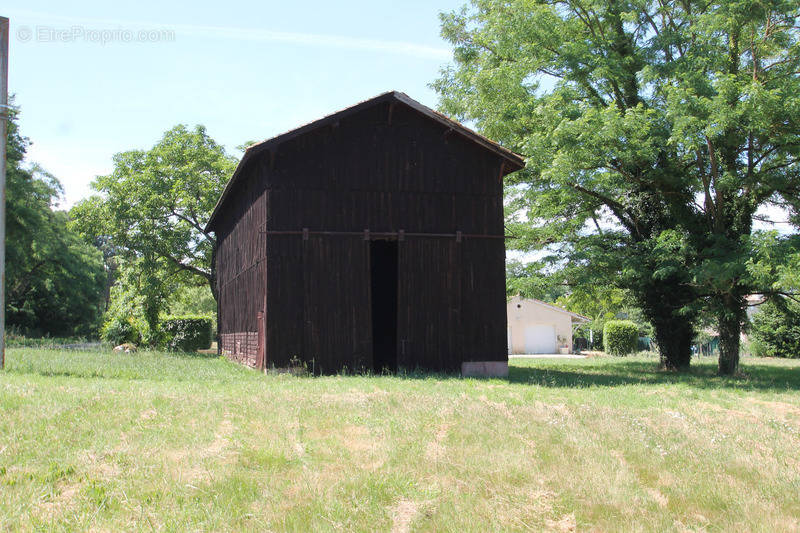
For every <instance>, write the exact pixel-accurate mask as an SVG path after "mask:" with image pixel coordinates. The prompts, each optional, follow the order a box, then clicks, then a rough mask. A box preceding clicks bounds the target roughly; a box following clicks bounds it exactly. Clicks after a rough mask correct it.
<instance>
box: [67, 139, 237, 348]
mask: <svg viewBox="0 0 800 533" xmlns="http://www.w3.org/2000/svg"><path fill="white" fill-rule="evenodd" d="M235 164H236V160H235V159H234V158H232V157H230V156H228V155H227V154H226V153H225V150H224V148H223V147H222V146H221V145H219V144H217V143H216V142H215V141H214V140H213V139H211V137H209V135H208V134H207V132H206V130H205V128H203V127H202V126H197V127H195V128H194V129H189V128H187V127H186V126H183V125H180V126H176V127H174V128H172V129H171V130H169V131H167V132H166V133H165V134H164V136H163V137H162V139H161V140H160V141H159V142H158V143H157V144H156V145H155V146H153V147H152V148H151V149H150V150H146V151H143V150H133V151H129V152H123V153H120V154H117V155H115V156H114V171H113V172H112V173H111V174H109V175H107V176H100V177H98V178H97V179H96V180H95V182H94V183H93V184H92V186H93V187H94V189H95V190H96V191H97V192H98V193H99V194H98V195H95V196H92V197H90V198H88V199H86V200H84V201H82V202H80V203H79V204H77V205H76V206H75V207H74V208H73V211H72V213H73V218H74V220H75V226H76V227H77V228H78V229H79V230H80V231H81V233H82V234H83V235H84V237H85V238H87V239H89V240H91V241H92V242H100V243H104V252H106V253H107V255H106V256H107V259H109V258H113V265H116V264H118V263H119V262H120V261H121V260H122V261H126V264H127V266H126V268H128V269H132V270H134V271H135V276H133V277H135V278H136V279H135V281H136V283H135V286H136V288H137V290H138V291H141V293H142V296H143V297H142V298H141V299H140V302H139V303H140V304H141V305H142V306H143V310H142V315H143V317H144V320H145V321H146V322H147V324H148V330H149V333H148V338H149V341H148V340H147V339H145V342H148V343H157V342H158V317H159V316H160V315H161V314H162V313H163V312H164V311H165V310H166V308H167V306H168V300H169V295H171V294H172V293H174V291H175V289H176V288H177V287H180V286H196V285H197V284H198V283H205V284H207V285H208V286H209V287H210V289H211V291H213V290H214V285H215V279H216V274H215V271H214V268H215V265H214V261H213V254H214V247H215V239H214V237H213V235H211V234H210V233H207V232H206V231H205V224H206V222H207V220H208V218H209V216H210V215H211V212H212V210H213V208H214V206H215V205H216V202H217V199H218V198H219V196H220V194H221V193H222V190H223V188H224V187H225V184H226V183H227V181H228V179H229V178H230V176H231V174H232V173H233V169H234V167H235ZM113 265H112V264H110V263H109V261H108V260H107V270H110V269H111V267H112V266H113ZM127 279H131V276H128V278H127ZM118 283H119V282H118ZM125 290H129V289H125ZM117 293H119V291H117ZM112 300H113V295H112ZM130 316H131V315H128V317H130Z"/></svg>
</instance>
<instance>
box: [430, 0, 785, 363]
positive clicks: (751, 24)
mask: <svg viewBox="0 0 800 533" xmlns="http://www.w3.org/2000/svg"><path fill="white" fill-rule="evenodd" d="M797 17H798V12H797V5H796V2H787V1H783V0H770V1H766V2H762V1H760V0H739V1H736V2H722V1H719V2H702V3H701V2H694V1H688V2H657V1H655V0H652V1H651V0H647V1H644V2H628V1H624V2H599V1H589V2H584V1H580V2H579V1H577V0H565V1H564V2H551V1H549V0H510V1H506V0H473V1H472V2H471V5H470V6H469V7H467V8H464V9H462V10H461V11H458V12H453V13H448V14H444V15H442V34H443V36H444V37H445V38H446V39H447V40H449V41H450V42H451V43H452V44H453V47H454V59H455V64H454V65H453V66H451V67H448V68H447V69H446V70H444V71H443V73H442V76H441V78H440V79H439V80H438V81H437V82H436V83H435V84H434V86H435V88H436V89H437V90H438V91H439V93H440V95H441V107H442V109H443V110H444V111H445V112H448V113H450V114H452V115H456V116H458V117H459V118H461V119H467V120H471V121H474V122H475V123H476V125H477V127H478V129H480V130H481V131H482V132H484V133H486V134H487V135H489V136H490V137H492V138H495V139H498V140H500V141H502V142H504V143H505V144H506V145H507V146H509V147H511V148H513V149H515V150H517V151H518V152H520V153H522V154H524V155H526V156H527V168H526V169H525V170H524V171H522V172H518V173H516V175H513V176H510V177H509V178H508V179H507V181H506V196H507V227H508V228H509V230H510V231H511V232H512V233H513V234H514V235H516V236H518V238H517V239H515V240H514V241H512V242H511V245H512V246H513V247H515V248H517V249H520V250H523V251H535V250H541V249H545V248H547V249H548V250H550V251H551V252H554V253H552V254H551V255H554V256H557V257H556V258H555V261H554V262H553V264H554V265H556V266H558V267H559V268H563V269H565V270H567V271H568V274H567V275H568V276H569V277H572V276H574V277H575V279H574V280H572V279H571V280H570V285H573V286H574V285H576V284H579V283H582V282H583V281H582V280H584V279H586V278H587V277H588V278H593V279H590V283H594V284H602V285H611V286H616V287H619V288H625V289H628V290H630V291H631V293H632V294H633V296H634V297H635V298H636V299H637V302H638V305H639V307H641V308H642V310H643V311H644V313H645V315H646V318H647V319H648V321H649V322H651V323H652V324H653V326H654V328H655V330H656V336H657V337H658V339H659V347H660V349H662V350H667V351H668V352H670V353H672V354H673V355H676V356H677V358H676V359H675V360H674V361H671V364H672V365H674V366H678V367H681V366H685V365H688V354H689V352H688V348H689V342H690V340H691V332H692V329H693V328H692V326H693V324H694V322H695V317H696V314H697V312H698V310H699V307H700V306H701V304H708V306H709V309H710V310H711V311H712V312H714V313H716V314H717V317H718V320H719V321H720V324H722V323H723V322H724V325H725V326H726V327H725V328H723V327H722V326H721V325H720V327H719V328H718V329H720V331H721V332H722V330H724V334H723V336H724V337H726V338H727V339H728V340H734V339H738V324H739V319H740V318H741V317H742V315H743V312H744V311H743V309H744V296H745V295H746V294H748V293H749V292H753V289H754V288H761V287H756V285H757V283H756V282H755V281H754V279H753V278H751V277H750V276H749V275H748V268H747V264H748V259H749V258H750V257H751V255H752V254H753V248H752V246H751V242H750V239H749V236H750V233H751V231H752V224H753V220H754V218H753V217H754V215H755V213H756V210H757V209H758V208H759V207H761V206H766V205H770V204H772V203H778V204H782V205H788V206H790V207H791V208H792V212H793V213H794V214H795V215H796V213H797V208H798V205H799V204H800V201H798V200H797V199H798V198H800V194H798V190H797V185H796V184H797V182H798V179H800V175H798V172H799V171H800V168H799V167H800V165H798V162H799V161H800V122H799V121H800V113H799V112H798V109H800V77H798V76H797V72H798V71H800V34H798V32H797ZM581 269H583V270H584V271H586V272H589V273H590V274H589V275H588V276H586V275H582V274H581V273H580V270H581ZM701 294H702V295H707V296H706V297H705V298H704V299H702V300H701V299H700V295H701ZM723 346H724V347H725V349H724V350H723V352H725V354H726V357H732V354H731V353H730V352H731V350H732V349H733V348H734V343H732V342H730V343H723ZM667 363H670V361H667ZM735 367H736V361H732V364H731V365H723V366H721V367H720V369H721V371H723V372H727V373H730V372H735Z"/></svg>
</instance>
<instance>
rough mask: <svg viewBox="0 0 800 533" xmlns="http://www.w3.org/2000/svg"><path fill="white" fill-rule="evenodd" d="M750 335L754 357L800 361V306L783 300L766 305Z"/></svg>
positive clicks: (755, 320) (762, 307)
mask: <svg viewBox="0 0 800 533" xmlns="http://www.w3.org/2000/svg"><path fill="white" fill-rule="evenodd" d="M750 334H751V337H752V344H751V347H752V350H753V354H754V355H758V356H761V357H787V358H800V304H798V303H796V302H793V301H785V300H782V299H779V300H773V301H769V302H767V303H765V304H763V305H762V306H761V307H760V308H759V310H758V312H757V313H756V314H755V315H753V319H752V325H751V328H750Z"/></svg>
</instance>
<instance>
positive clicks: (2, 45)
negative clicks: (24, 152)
mask: <svg viewBox="0 0 800 533" xmlns="http://www.w3.org/2000/svg"><path fill="white" fill-rule="evenodd" d="M9 117H10V113H9V109H8V19H7V18H5V17H0V369H2V368H4V367H5V362H6V155H7V154H6V136H7V135H8V120H9Z"/></svg>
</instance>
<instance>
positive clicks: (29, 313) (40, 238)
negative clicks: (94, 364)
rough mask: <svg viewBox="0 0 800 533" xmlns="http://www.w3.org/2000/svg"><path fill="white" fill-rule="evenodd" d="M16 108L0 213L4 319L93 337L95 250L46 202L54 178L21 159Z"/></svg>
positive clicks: (98, 275) (39, 330) (23, 142)
mask: <svg viewBox="0 0 800 533" xmlns="http://www.w3.org/2000/svg"><path fill="white" fill-rule="evenodd" d="M17 117H18V112H17V110H16V109H12V111H11V120H10V121H9V122H8V127H9V129H8V138H7V142H6V149H7V153H8V164H7V167H6V171H7V175H6V178H7V184H6V185H7V188H6V194H7V205H6V207H7V213H6V231H7V233H6V302H5V305H6V317H7V318H6V322H7V324H8V325H9V326H15V327H17V328H19V329H21V330H23V331H25V332H27V333H30V334H33V335H51V336H53V335H55V336H71V335H94V334H96V332H97V327H98V325H99V319H100V314H101V312H102V311H101V310H102V308H101V305H102V300H103V297H102V291H103V280H104V273H103V265H102V256H101V254H100V252H99V251H98V250H97V249H96V248H95V247H94V246H91V245H89V244H87V243H85V242H84V241H83V240H82V239H81V238H80V237H79V236H78V235H77V234H76V233H75V232H74V231H72V230H71V229H70V228H69V227H68V216H67V214H66V213H64V212H61V211H57V210H55V209H54V208H53V206H55V205H56V204H57V203H58V201H59V199H60V197H61V194H62V189H61V184H60V183H59V182H58V180H57V179H56V178H55V177H53V176H51V175H50V174H48V173H47V172H45V171H44V170H42V169H41V168H39V167H38V166H36V165H33V166H30V167H25V166H24V165H23V163H24V158H25V152H26V151H27V148H28V145H29V141H28V139H26V138H24V137H22V136H21V135H20V133H19V128H18V125H17Z"/></svg>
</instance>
